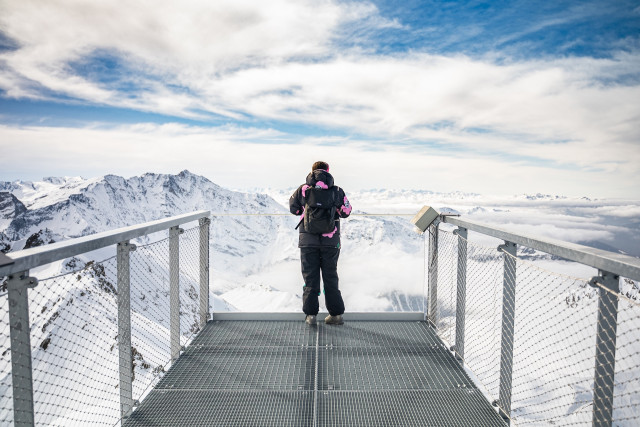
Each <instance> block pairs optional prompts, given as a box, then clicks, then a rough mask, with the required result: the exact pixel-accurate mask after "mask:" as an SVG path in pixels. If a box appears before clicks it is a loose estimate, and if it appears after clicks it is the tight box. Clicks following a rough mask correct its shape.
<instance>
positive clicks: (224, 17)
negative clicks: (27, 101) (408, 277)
mask: <svg viewBox="0 0 640 427" xmlns="http://www.w3.org/2000/svg"><path fill="white" fill-rule="evenodd" d="M0 9H1V10H0V29H1V30H2V31H3V33H4V34H6V35H7V36H8V37H10V38H12V39H13V40H15V41H16V43H17V44H18V46H19V48H18V49H17V50H14V51H5V52H3V53H0V89H1V90H4V91H6V95H7V96H9V97H17V98H21V97H35V98H47V97H52V96H53V97H54V99H55V98H56V97H57V96H58V95H59V94H63V95H66V96H71V97H75V98H79V99H82V100H87V101H89V102H92V103H97V104H106V105H112V106H118V107H124V108H130V109H136V110H142V111H152V112H159V113H162V114H167V115H175V116H180V117H188V118H200V119H205V117H206V113H214V114H219V115H223V116H227V117H230V118H232V119H235V120H240V121H242V120H245V119H247V118H248V120H257V121H258V122H259V121H260V120H264V119H269V120H276V121H282V122H285V123H287V122H288V123H308V124H312V125H319V126H325V127H328V128H335V129H340V130H344V131H345V133H351V132H355V133H357V134H362V135H366V136H369V137H372V138H373V139H374V140H375V143H376V144H381V143H385V142H386V143H391V144H392V143H394V142H404V143H413V144H414V145H413V147H414V148H413V150H414V154H410V153H411V152H410V151H409V149H406V150H405V149H399V148H394V147H393V146H391V145H387V146H379V147H378V149H379V150H381V151H379V152H373V151H372V152H369V151H367V150H369V149H371V144H369V145H368V146H366V147H364V146H363V147H362V148H353V147H361V146H359V145H358V144H357V142H356V141H351V143H350V144H349V145H348V147H351V148H349V149H352V150H353V153H360V154H358V156H355V157H354V161H355V162H358V161H359V159H360V158H364V159H367V160H374V159H378V158H379V157H376V156H379V154H377V153H380V152H382V153H386V154H389V153H393V157H391V158H389V157H388V156H387V157H384V160H385V161H387V162H389V161H391V162H392V163H398V164H401V163H405V162H407V161H408V162H409V163H412V162H413V160H412V159H414V158H415V159H420V160H419V161H420V162H423V164H425V162H426V164H429V165H431V166H432V168H433V170H438V171H441V169H442V167H441V165H442V164H446V165H449V166H450V167H455V168H456V169H457V170H458V173H457V175H455V177H458V178H460V177H461V176H467V177H469V178H470V179H472V182H474V183H476V182H478V179H476V178H474V176H477V175H481V176H483V177H484V178H483V179H484V180H485V181H486V182H487V183H488V182H491V183H492V184H491V185H493V186H495V187H499V188H510V187H513V186H512V185H505V184H504V183H503V182H501V181H503V180H504V179H513V180H518V181H520V182H522V184H523V185H527V186H528V188H531V189H533V190H532V191H544V190H543V188H549V187H550V186H549V185H545V184H543V183H544V182H549V179H551V178H550V177H554V178H555V179H557V180H558V181H557V186H560V187H561V188H562V191H553V188H551V189H550V191H549V192H552V193H557V192H567V193H575V192H578V190H579V189H580V188H582V189H583V191H582V192H583V193H589V192H593V194H603V195H607V194H621V195H622V194H626V195H634V196H636V195H638V190H635V189H634V188H633V185H632V184H631V182H633V181H634V180H635V179H637V176H638V173H639V172H640V145H639V144H638V141H639V140H640V103H639V102H638V99H640V85H638V84H632V85H621V84H615V83H612V82H616V81H619V80H620V79H621V78H623V77H625V76H627V75H633V74H634V73H637V70H638V69H640V54H638V53H636V52H634V53H614V55H613V58H612V59H594V58H570V57H569V58H562V59H545V60H528V61H521V62H515V63H506V64H505V63H498V62H496V61H495V60H494V59H492V58H491V57H487V58H484V59H478V58H469V57H466V56H463V55H452V56H442V55H432V54H427V53H424V52H408V53H406V54H402V55H399V54H397V55H379V54H374V53H372V52H368V51H367V50H365V49H362V48H357V47H354V48H350V49H344V48H342V47H341V46H343V44H344V43H346V42H353V40H352V39H357V40H360V41H362V40H367V38H368V37H373V36H374V35H375V30H376V29H380V28H390V27H392V28H401V27H402V23H400V22H397V21H394V20H388V19H386V18H385V17H383V16H381V15H380V14H379V11H378V10H377V8H376V7H375V6H374V5H373V4H371V3H366V2H365V3H362V2H360V3H352V2H338V1H332V0H322V1H311V0H308V1H302V0H295V1H293V0H275V1H272V2H260V1H251V0H242V1H237V0H221V1H216V2H210V1H204V0H202V1H199V0H190V1H185V2H179V3H176V2H170V1H151V0H139V1H133V2H131V1H124V0H120V1H112V2H85V1H80V0H64V1H56V2H47V1H22V0H20V1H5V2H3V3H2V6H0ZM360 45H361V46H362V45H365V43H360ZM96 52H97V53H99V54H102V55H110V56H111V57H112V58H113V59H114V60H115V61H116V62H117V65H118V67H120V68H116V69H115V70H112V71H111V72H109V71H104V70H102V73H103V74H105V73H106V75H101V77H109V78H114V79H116V80H118V79H121V80H123V81H125V82H128V83H132V84H133V86H135V87H137V88H138V89H137V90H136V89H134V90H133V91H132V90H122V89H118V88H117V87H116V86H114V85H112V84H109V83H107V82H104V81H103V82H101V81H99V80H96V79H93V78H92V76H91V74H90V73H87V72H86V70H84V69H82V67H86V68H88V69H91V67H92V66H95V65H96V64H93V63H92V62H91V61H90V59H91V58H92V55H95V54H96ZM87 61H88V62H87ZM72 64H76V65H77V64H80V65H78V67H79V68H78V67H76V68H74V67H72V66H71V65H72ZM79 70H80V71H79ZM52 93H54V95H52ZM3 131H4V132H13V131H15V130H10V131H8V130H7V129H6V128H5V129H4V130H3ZM20 132H23V133H21V134H20V135H21V136H22V137H23V136H24V135H25V134H26V133H29V132H33V131H32V130H28V131H27V130H21V131H20ZM25 132H26V133H25ZM65 132H67V133H68V134H70V135H71V137H72V138H77V136H78V135H81V134H84V133H85V132H87V130H86V129H85V130H82V129H81V130H78V131H77V133H74V132H73V131H72V130H70V129H66V130H65ZM114 132H116V131H109V132H103V133H101V134H100V138H102V136H104V135H114ZM118 132H120V131H118ZM158 132H159V131H157V130H156V131H154V132H153V133H152V134H153V135H155V134H157V133H158ZM162 132H166V130H163V131H162ZM180 132H181V138H182V137H184V136H185V134H186V135H189V138H191V139H189V140H190V141H192V140H193V138H195V137H194V135H193V130H192V129H191V130H190V129H187V128H183V129H181V130H180ZM197 132H200V130H198V131H197ZM225 132H226V130H225V129H222V130H220V131H215V130H214V131H210V132H204V133H207V134H211V135H220V134H222V135H224V134H225ZM257 132H258V134H260V132H262V131H257ZM134 135H135V138H134V139H133V140H134V141H138V142H136V144H141V147H147V143H145V142H140V140H146V139H145V138H144V137H143V135H139V134H138V133H134ZM128 136H130V134H128ZM209 136H210V135H209ZM279 137H281V138H286V136H283V135H280V136H279ZM288 137H289V138H291V137H292V136H291V135H289V136H288ZM215 138H217V136H216V137H214V139H215ZM216 140H217V139H216ZM232 140H233V141H237V139H234V138H232ZM198 141H199V142H198V143H199V144H200V143H202V144H203V145H204V144H206V142H205V141H206V138H205V137H199V138H198ZM103 143H104V144H106V145H116V146H117V145H118V144H119V143H118V142H113V141H106V140H105V141H103ZM34 144H35V142H34ZM425 147H432V148H431V149H430V150H428V149H427V148H425ZM58 148H60V147H58ZM132 149H133V150H134V151H143V150H142V149H140V150H138V149H136V148H132ZM201 149H202V148H201ZM215 149H216V148H215V147H212V148H211V150H215ZM271 149H272V150H274V152H278V151H279V150H282V147H278V146H274V147H271ZM318 150H319V151H320V152H327V153H331V151H330V150H329V151H326V150H325V149H324V148H320V149H318ZM341 150H342V151H344V150H346V148H345V149H341ZM64 151H65V152H67V150H64ZM81 151H82V149H81ZM48 153H49V155H51V156H57V155H58V154H57V153H52V152H50V150H49V151H48ZM427 153H430V154H433V155H432V156H431V157H430V159H437V161H435V162H433V161H431V160H429V159H425V154H427ZM71 154H72V153H71ZM492 155H493V156H497V157H495V158H491V157H490V156H492ZM72 157H74V158H77V156H72ZM452 157H455V158H456V160H455V161H453V160H451V158H452ZM442 159H445V160H444V161H443V160H442ZM523 159H525V160H526V161H525V160H523ZM158 163H162V160H158ZM454 164H455V166H454ZM536 165H537V166H536ZM460 166H464V167H466V168H469V169H468V170H467V171H461V170H460ZM176 167H177V168H180V167H181V166H176ZM414 167H417V165H415V166H414ZM523 168H526V169H527V170H528V171H531V174H532V175H530V176H521V175H518V174H517V173H515V172H516V171H517V170H522V169H523ZM398 171H399V174H400V176H403V175H405V174H404V173H403V172H402V170H400V169H398ZM498 171H499V172H498ZM443 173H444V172H443ZM534 173H535V174H536V175H533V174H534ZM423 175H424V174H423ZM445 175H447V176H449V175H452V174H451V173H448V174H445ZM428 176H429V177H437V176H442V175H434V174H428ZM489 177H492V178H491V179H489ZM506 177H509V178H506ZM436 179H437V178H436ZM456 180H457V179H456ZM390 181H392V182H395V183H398V184H399V185H405V184H400V183H405V182H407V179H406V178H402V177H391V178H390ZM591 183H593V184H591ZM536 185H537V186H538V187H537V188H536ZM449 188H453V189H463V188H462V186H461V185H458V186H454V185H451V187H449ZM625 188H626V189H627V190H624V191H627V193H624V192H623V191H622V189H625ZM471 191H478V190H474V189H471ZM523 191H525V190H523ZM520 192H522V191H520Z"/></svg>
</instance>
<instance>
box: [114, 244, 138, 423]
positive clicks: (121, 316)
mask: <svg viewBox="0 0 640 427" xmlns="http://www.w3.org/2000/svg"><path fill="white" fill-rule="evenodd" d="M135 250H136V246H135V245H132V244H130V243H129V241H128V240H125V241H124V242H120V243H118V245H117V275H118V276H117V280H118V353H119V370H120V417H121V418H126V417H128V416H129V415H130V414H131V411H132V409H133V387H132V384H131V383H132V378H133V375H132V374H133V373H132V371H131V370H132V367H133V365H132V360H131V280H130V279H131V276H130V269H129V254H130V253H131V252H132V251H135Z"/></svg>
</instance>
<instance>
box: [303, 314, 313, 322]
mask: <svg viewBox="0 0 640 427" xmlns="http://www.w3.org/2000/svg"><path fill="white" fill-rule="evenodd" d="M304 321H305V323H306V324H307V325H315V324H316V316H312V315H311V314H307V317H306V318H305V319H304Z"/></svg>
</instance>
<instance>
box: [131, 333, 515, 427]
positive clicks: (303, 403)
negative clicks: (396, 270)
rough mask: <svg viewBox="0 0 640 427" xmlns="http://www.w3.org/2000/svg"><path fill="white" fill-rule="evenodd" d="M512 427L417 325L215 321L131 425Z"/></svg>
mask: <svg viewBox="0 0 640 427" xmlns="http://www.w3.org/2000/svg"><path fill="white" fill-rule="evenodd" d="M179 424H183V425H189V426H211V425H229V426H233V425H243V426H251V425H255V426H286V425H291V426H293V425H295V426H307V425H308V426H334V425H335V426H337V425H358V426H360V425H370V426H383V425H384V426H387V425H404V426H415V425H421V426H482V425H486V426H504V425H505V423H504V421H503V420H502V418H500V417H499V416H498V414H497V413H496V411H495V409H494V408H493V407H492V406H491V405H490V404H489V402H488V401H487V400H486V398H485V397H484V396H483V395H482V393H481V392H480V391H479V390H478V389H477V388H476V387H475V385H474V384H473V382H472V381H471V380H470V379H469V377H468V376H467V375H466V373H465V371H464V369H463V368H462V367H461V366H460V364H459V363H458V362H457V361H456V360H455V358H454V357H453V356H452V355H451V353H450V352H449V351H448V350H447V349H446V348H445V347H444V344H443V343H442V341H440V339H439V338H438V337H437V335H436V334H435V332H434V331H433V329H432V328H431V327H429V326H428V325H427V324H426V323H424V322H416V321H408V322H402V321H389V322H384V321H351V322H348V321H347V322H346V323H345V324H344V325H341V326H328V325H325V324H322V323H319V324H318V325H317V326H308V325H306V324H305V323H304V322H303V321H302V320H300V321H289V320H287V321H276V320H273V321H272V320H270V321H255V320H222V321H211V322H209V323H208V324H207V325H206V327H205V328H204V330H203V331H202V332H201V333H200V335H199V336H198V337H196V339H195V340H194V341H193V343H192V344H191V345H190V346H189V347H187V349H186V351H185V352H184V353H183V354H182V355H181V356H180V358H179V359H178V360H177V361H176V362H175V363H174V365H173V366H172V367H171V369H169V371H168V372H167V373H166V374H165V376H164V378H163V379H162V380H161V381H160V382H159V383H158V384H157V386H156V388H155V389H154V390H153V391H152V392H151V393H150V394H149V396H148V397H147V398H146V399H145V400H144V401H143V402H142V404H141V405H140V406H139V407H138V408H137V409H136V410H135V411H134V412H133V414H132V415H131V416H130V417H129V419H128V420H126V421H125V422H124V424H123V425H124V426H169V425H179Z"/></svg>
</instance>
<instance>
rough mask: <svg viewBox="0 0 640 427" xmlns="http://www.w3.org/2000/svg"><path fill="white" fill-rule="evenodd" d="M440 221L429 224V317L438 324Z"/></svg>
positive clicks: (434, 323)
mask: <svg viewBox="0 0 640 427" xmlns="http://www.w3.org/2000/svg"><path fill="white" fill-rule="evenodd" d="M439 225H440V221H438V220H436V221H434V223H433V224H432V225H430V226H429V259H428V263H429V301H428V310H427V319H428V320H429V321H430V322H431V323H432V324H433V327H437V325H438V228H439Z"/></svg>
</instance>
